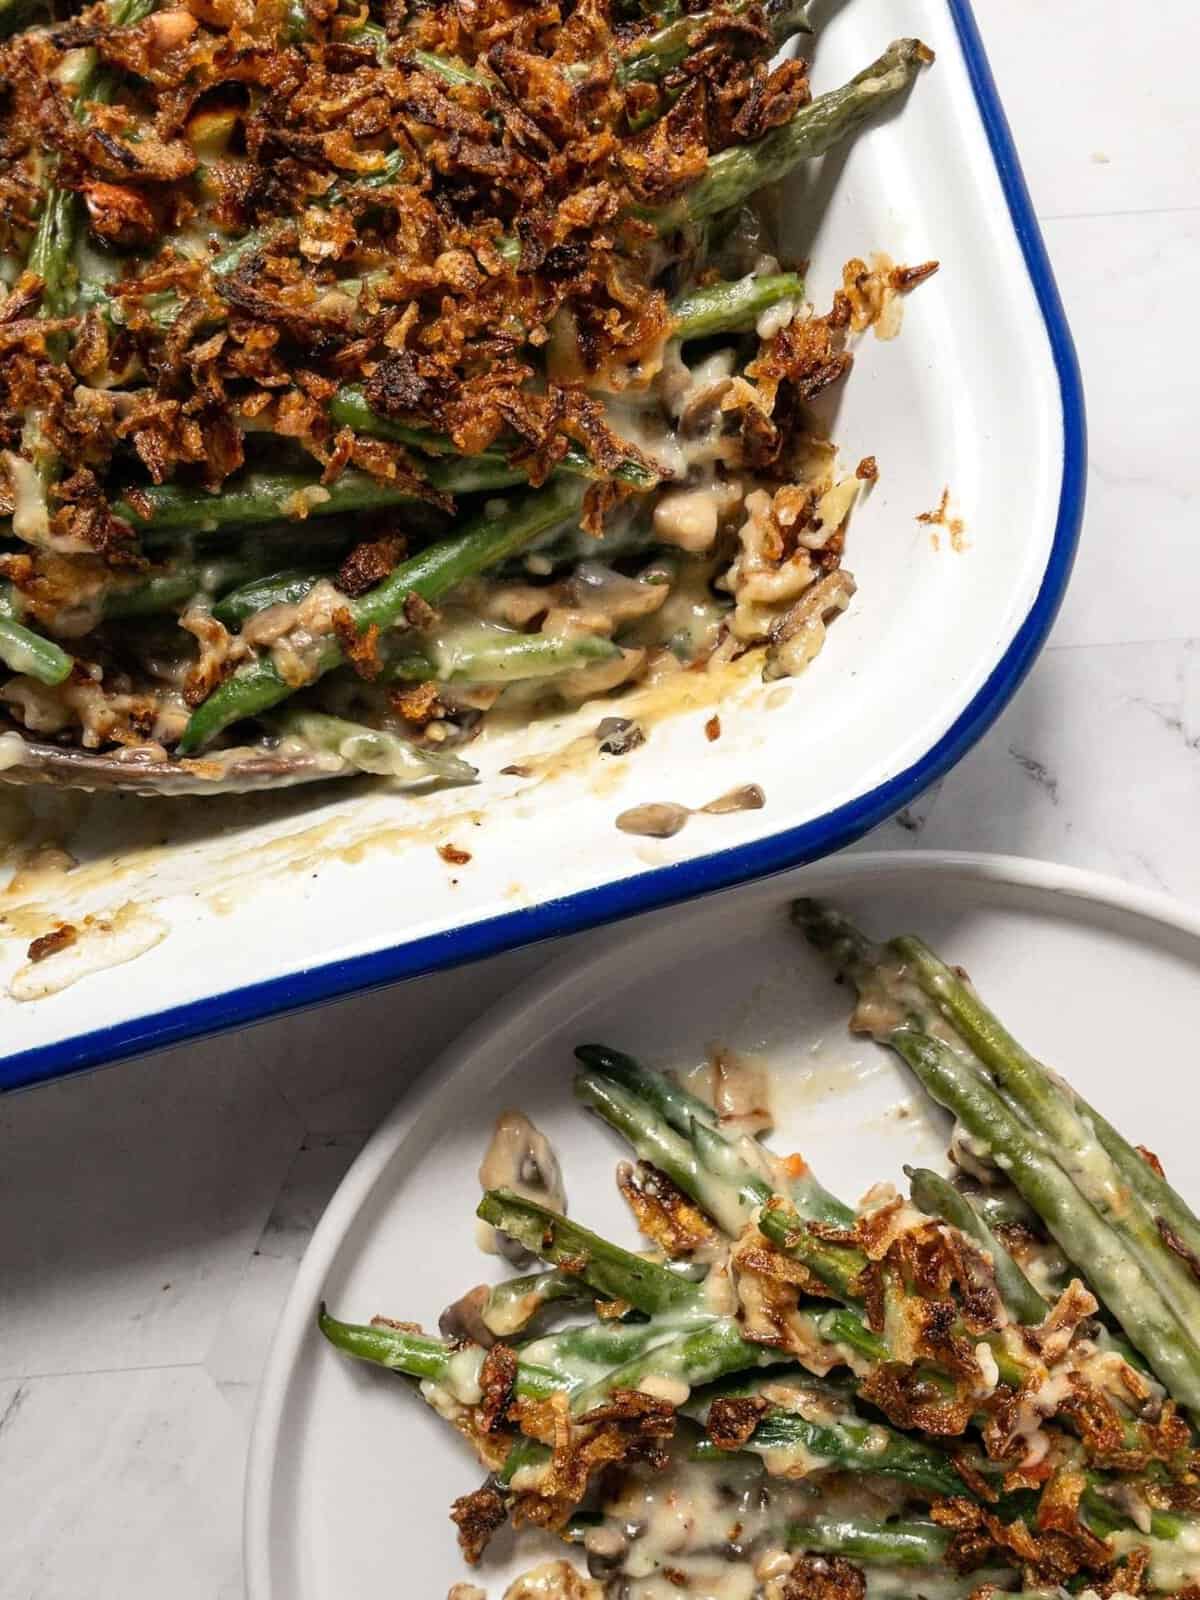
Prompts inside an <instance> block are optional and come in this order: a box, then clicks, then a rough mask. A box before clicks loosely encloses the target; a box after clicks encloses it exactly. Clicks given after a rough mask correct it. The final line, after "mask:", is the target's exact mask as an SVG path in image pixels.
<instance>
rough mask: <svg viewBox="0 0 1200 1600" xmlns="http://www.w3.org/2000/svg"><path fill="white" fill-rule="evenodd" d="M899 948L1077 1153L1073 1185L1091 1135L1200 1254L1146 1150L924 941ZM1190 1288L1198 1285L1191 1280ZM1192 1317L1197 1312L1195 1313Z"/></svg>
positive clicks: (1002, 1076) (1045, 1126) (1034, 1113)
mask: <svg viewBox="0 0 1200 1600" xmlns="http://www.w3.org/2000/svg"><path fill="white" fill-rule="evenodd" d="M894 948H895V950H896V952H897V954H898V955H899V956H900V957H901V959H902V960H904V961H905V962H906V963H907V965H908V967H909V970H910V972H911V974H912V976H913V977H914V978H915V979H916V981H917V983H918V984H920V986H921V988H922V990H923V991H924V992H925V993H926V994H927V995H928V996H929V998H930V999H931V1000H932V1001H933V1003H934V1004H935V1005H936V1006H937V1008H938V1010H939V1011H940V1012H941V1013H942V1015H943V1016H944V1017H945V1018H946V1020H947V1021H948V1022H950V1023H951V1024H952V1026H954V1027H955V1028H957V1029H958V1030H959V1032H960V1033H961V1034H962V1035H963V1038H964V1039H965V1040H966V1042H967V1043H968V1044H969V1045H970V1047H971V1049H972V1050H974V1051H975V1053H976V1055H978V1057H979V1059H980V1060H981V1061H982V1062H983V1064H984V1065H985V1066H986V1067H987V1068H988V1070H989V1071H990V1072H991V1073H992V1074H993V1076H994V1078H995V1079H996V1080H997V1081H998V1082H999V1085H1000V1088H1001V1092H1002V1093H1004V1094H1005V1097H1006V1098H1007V1099H1009V1100H1010V1101H1012V1102H1014V1103H1015V1104H1017V1105H1018V1106H1019V1107H1020V1108H1021V1109H1022V1110H1023V1111H1024V1113H1025V1114H1026V1115H1027V1116H1028V1117H1029V1118H1030V1119H1031V1120H1033V1122H1034V1124H1035V1126H1038V1127H1040V1128H1042V1130H1043V1131H1044V1132H1046V1133H1047V1134H1048V1135H1049V1137H1051V1138H1052V1139H1053V1140H1054V1141H1055V1144H1056V1147H1057V1148H1059V1149H1061V1150H1064V1151H1067V1150H1074V1151H1075V1152H1076V1159H1075V1160H1074V1162H1073V1163H1072V1164H1071V1165H1070V1166H1069V1167H1068V1171H1070V1173H1071V1176H1072V1177H1073V1178H1074V1179H1075V1181H1076V1182H1077V1183H1081V1186H1082V1185H1083V1184H1086V1183H1087V1181H1088V1169H1089V1167H1090V1166H1091V1164H1092V1161H1093V1152H1094V1141H1093V1138H1092V1135H1094V1140H1095V1141H1098V1142H1099V1143H1100V1145H1101V1146H1102V1148H1103V1149H1104V1151H1105V1153H1106V1154H1107V1155H1108V1157H1109V1160H1110V1161H1111V1162H1112V1165H1113V1167H1114V1168H1115V1169H1116V1174H1117V1175H1118V1176H1119V1178H1120V1179H1122V1180H1124V1182H1125V1183H1127V1184H1128V1185H1129V1187H1130V1188H1131V1189H1132V1190H1133V1192H1134V1194H1135V1195H1136V1196H1137V1198H1138V1200H1140V1201H1141V1203H1142V1205H1143V1206H1144V1207H1145V1208H1146V1210H1147V1211H1148V1212H1149V1214H1150V1216H1151V1217H1152V1218H1153V1219H1154V1220H1155V1221H1156V1222H1157V1221H1158V1219H1160V1218H1161V1219H1163V1220H1165V1221H1166V1222H1167V1223H1168V1224H1169V1225H1170V1227H1171V1228H1173V1229H1174V1230H1175V1232H1176V1233H1177V1234H1178V1235H1179V1236H1180V1238H1181V1239H1182V1240H1183V1242H1184V1244H1185V1245H1186V1246H1187V1247H1188V1249H1190V1250H1192V1251H1193V1252H1194V1253H1196V1254H1197V1255H1200V1219H1197V1217H1196V1215H1195V1213H1194V1212H1193V1211H1192V1209H1191V1207H1190V1206H1189V1205H1188V1204H1187V1202H1186V1201H1185V1200H1184V1199H1183V1197H1182V1196H1181V1195H1179V1194H1178V1193H1177V1192H1176V1191H1175V1190H1174V1189H1173V1188H1172V1187H1171V1185H1170V1184H1169V1183H1168V1182H1167V1181H1166V1179H1165V1178H1161V1177H1160V1176H1159V1175H1158V1173H1157V1172H1156V1171H1155V1170H1154V1168H1153V1167H1152V1166H1151V1165H1150V1163H1149V1162H1148V1161H1147V1160H1146V1159H1145V1157H1144V1156H1143V1155H1142V1154H1141V1152H1140V1151H1139V1150H1137V1149H1136V1148H1135V1147H1134V1146H1133V1145H1131V1144H1130V1143H1129V1142H1128V1140H1127V1139H1125V1138H1124V1137H1123V1136H1122V1135H1121V1134H1120V1133H1118V1131H1117V1130H1116V1128H1114V1127H1113V1126H1112V1124H1111V1123H1109V1122H1107V1121H1105V1119H1104V1118H1103V1117H1102V1116H1101V1115H1100V1114H1099V1112H1097V1111H1096V1110H1095V1109H1094V1108H1093V1107H1092V1106H1090V1105H1089V1104H1088V1103H1087V1101H1086V1100H1084V1099H1083V1098H1082V1097H1081V1096H1080V1095H1078V1094H1077V1093H1076V1092H1075V1090H1074V1089H1072V1088H1071V1087H1070V1086H1069V1085H1067V1084H1064V1083H1063V1082H1062V1081H1061V1080H1060V1079H1057V1078H1055V1077H1053V1076H1052V1075H1051V1074H1050V1073H1049V1072H1048V1071H1047V1070H1046V1068H1045V1067H1044V1066H1043V1065H1042V1063H1041V1062H1040V1061H1038V1060H1036V1058H1035V1057H1033V1056H1031V1055H1030V1054H1029V1052H1028V1051H1027V1050H1025V1049H1023V1048H1022V1046H1021V1045H1019V1044H1018V1043H1017V1041H1016V1040H1015V1039H1014V1038H1013V1037H1012V1035H1011V1034H1010V1033H1009V1032H1008V1030H1007V1029H1006V1028H1005V1027H1004V1026H1003V1024H1002V1023H1001V1022H1000V1021H999V1019H998V1018H997V1017H995V1016H994V1015H993V1014H992V1012H991V1011H989V1010H988V1008H987V1007H986V1006H985V1005H984V1004H983V1002H982V1001H981V1000H980V998H979V996H978V995H977V994H976V993H975V991H974V990H973V989H972V988H971V987H970V985H969V984H966V983H964V982H962V981H961V980H960V979H959V977H958V976H957V974H955V973H954V972H953V971H952V970H951V969H950V968H949V967H947V966H946V965H945V963H944V962H941V961H939V960H938V958H937V957H936V956H935V955H934V953H933V951H931V950H930V949H929V948H928V947H927V946H926V945H924V944H922V943H921V941H920V940H918V939H898V940H896V941H895V945H894ZM1089 1124H1090V1127H1089V1126H1088V1125H1089ZM1110 1178H1111V1174H1110ZM1081 1180H1082V1181H1081ZM1190 1286H1191V1287H1193V1288H1194V1287H1195V1286H1194V1283H1193V1284H1191V1285H1190ZM1189 1315H1193V1316H1194V1315H1195V1312H1194V1309H1193V1310H1192V1311H1190V1312H1189Z"/></svg>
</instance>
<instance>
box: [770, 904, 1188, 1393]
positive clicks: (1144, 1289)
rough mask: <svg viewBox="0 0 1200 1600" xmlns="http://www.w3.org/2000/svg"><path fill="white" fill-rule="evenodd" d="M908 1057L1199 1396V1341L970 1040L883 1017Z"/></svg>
mask: <svg viewBox="0 0 1200 1600" xmlns="http://www.w3.org/2000/svg"><path fill="white" fill-rule="evenodd" d="M793 917H794V919H795V920H796V922H797V923H798V924H799V925H800V927H802V928H803V930H804V932H805V933H806V935H807V936H808V938H809V940H810V941H811V942H812V943H813V944H814V945H816V947H817V948H818V949H820V950H822V951H824V952H825V953H826V954H827V955H828V956H829V957H830V959H831V960H832V961H833V963H834V965H835V967H836V968H837V969H838V970H839V971H841V972H844V973H845V974H846V975H847V976H849V977H850V979H851V980H852V981H853V982H854V983H855V984H856V985H857V986H858V987H859V989H860V992H862V991H865V992H868V993H869V992H873V990H874V989H875V988H876V987H877V985H878V984H879V982H880V977H879V960H880V958H879V955H878V953H877V952H876V951H875V949H874V947H873V946H871V945H870V944H869V943H868V942H867V941H866V940H865V939H863V937H862V935H861V934H860V933H859V932H858V930H857V929H855V928H854V927H853V926H852V925H851V924H850V923H849V922H847V920H846V919H845V918H844V917H841V916H839V915H838V914H837V913H836V912H833V911H830V910H828V909H827V908H826V907H823V906H820V905H817V904H816V903H814V902H812V901H797V902H796V903H795V905H794V907H793ZM877 1037H879V1039H880V1041H881V1042H882V1043H885V1044H888V1045H890V1046H891V1048H892V1049H893V1050H895V1051H896V1053H897V1054H898V1055H899V1056H900V1057H901V1058H902V1059H903V1060H904V1061H906V1062H907V1063H908V1065H909V1067H911V1069H912V1071H913V1073H914V1074H915V1076H916V1077H917V1079H918V1080H919V1081H920V1083H921V1084H922V1085H923V1086H924V1088H925V1089H926V1091H927V1092H928V1094H929V1095H930V1096H931V1098H932V1099H934V1100H936V1101H937V1103H938V1104H939V1105H942V1106H944V1107H945V1108H946V1109H947V1110H948V1111H950V1112H952V1113H953V1114H954V1116H955V1117H957V1119H958V1121H959V1123H960V1124H961V1126H962V1127H963V1128H964V1129H965V1130H966V1132H967V1133H969V1134H970V1135H971V1136H972V1137H973V1138H976V1139H979V1140H981V1141H982V1142H983V1143H984V1144H985V1145H986V1146H987V1147H988V1149H989V1150H990V1151H991V1152H992V1154H993V1156H994V1157H995V1158H997V1159H998V1160H999V1162H1000V1163H1001V1164H1002V1167H1003V1171H1004V1173H1005V1175H1006V1176H1007V1177H1008V1178H1009V1179H1011V1181H1012V1183H1013V1184H1014V1185H1015V1186H1016V1187H1017V1188H1018V1189H1019V1190H1020V1192H1021V1193H1022V1195H1024V1197H1025V1199H1026V1200H1028V1201H1029V1203H1030V1205H1032V1206H1033V1207H1034V1209H1035V1210H1036V1211H1037V1213H1038V1215H1039V1216H1040V1217H1041V1218H1042V1220H1043V1221H1044V1222H1045V1224H1046V1226H1047V1228H1048V1229H1049V1231H1050V1233H1051V1234H1052V1235H1053V1236H1054V1238H1055V1239H1056V1240H1057V1241H1058V1243H1059V1244H1060V1245H1061V1247H1062V1249H1063V1250H1064V1251H1065V1252H1066V1254H1067V1255H1068V1256H1069V1257H1070V1259H1071V1260H1072V1261H1074V1262H1075V1263H1076V1265H1077V1266H1078V1267H1079V1268H1080V1270H1081V1271H1082V1272H1083V1273H1084V1274H1085V1275H1086V1276H1087V1278H1088V1279H1089V1281H1090V1282H1091V1283H1092V1284H1093V1285H1094V1286H1095V1288H1096V1290H1097V1292H1098V1293H1099V1295H1100V1297H1101V1299H1102V1300H1103V1301H1104V1302H1105V1304H1106V1305H1107V1306H1108V1308H1109V1310H1110V1311H1111V1312H1112V1313H1113V1315H1114V1316H1115V1317H1116V1318H1117V1321H1118V1322H1119V1323H1120V1324H1121V1326H1122V1328H1123V1329H1124V1331H1125V1335H1126V1337H1127V1338H1128V1340H1129V1342H1130V1344H1132V1345H1133V1346H1134V1348H1135V1349H1137V1350H1140V1351H1141V1353H1142V1355H1143V1356H1145V1358H1146V1360H1147V1361H1148V1362H1149V1363H1150V1365H1151V1367H1152V1368H1153V1370H1154V1372H1155V1373H1156V1375H1157V1376H1158V1377H1159V1378H1160V1379H1161V1381H1162V1382H1163V1383H1164V1384H1165V1385H1166V1387H1167V1389H1168V1390H1169V1391H1170V1392H1171V1393H1172V1394H1174V1395H1175V1396H1176V1397H1177V1398H1178V1399H1180V1400H1181V1401H1182V1402H1183V1403H1184V1404H1185V1405H1188V1406H1192V1407H1195V1406H1196V1405H1197V1404H1198V1403H1200V1348H1197V1345H1196V1343H1195V1340H1194V1339H1193V1337H1192V1335H1191V1334H1190V1333H1189V1332H1188V1331H1187V1330H1186V1329H1184V1328H1182V1327H1181V1326H1180V1324H1179V1323H1178V1322H1177V1321H1176V1319H1175V1317H1174V1315H1173V1313H1172V1311H1171V1308H1170V1306H1169V1305H1168V1304H1167V1302H1166V1301H1165V1300H1164V1299H1163V1297H1162V1295H1161V1294H1160V1293H1159V1291H1158V1290H1157V1289H1156V1288H1155V1286H1154V1284H1153V1283H1152V1282H1151V1281H1150V1279H1149V1278H1148V1277H1147V1276H1146V1273H1145V1271H1144V1270H1143V1268H1142V1266H1141V1264H1140V1262H1139V1261H1138V1260H1137V1258H1136V1257H1134V1256H1132V1255H1130V1254H1129V1253H1128V1251H1127V1250H1126V1249H1125V1248H1124V1245H1123V1242H1122V1240H1121V1238H1120V1237H1119V1236H1118V1235H1117V1234H1116V1233H1115V1232H1114V1231H1113V1229H1112V1228H1111V1227H1109V1226H1108V1224H1107V1223H1106V1222H1105V1221H1104V1220H1103V1218H1101V1217H1100V1216H1099V1215H1098V1214H1097V1212H1096V1211H1095V1209H1094V1208H1093V1207H1092V1206H1091V1205H1089V1204H1088V1202H1087V1201H1086V1200H1085V1199H1084V1197H1083V1196H1082V1195H1081V1194H1080V1193H1079V1191H1078V1189H1076V1187H1075V1186H1074V1184H1073V1183H1072V1182H1071V1180H1070V1178H1068V1177H1067V1175H1066V1173H1065V1172H1064V1171H1063V1170H1062V1168H1061V1167H1060V1166H1059V1165H1058V1164H1057V1162H1056V1161H1054V1159H1053V1158H1052V1156H1051V1155H1050V1154H1049V1153H1048V1152H1047V1151H1046V1150H1045V1149H1044V1147H1043V1145H1042V1143H1041V1141H1039V1140H1038V1139H1037V1137H1036V1135H1035V1134H1033V1132H1032V1131H1031V1130H1030V1129H1028V1128H1027V1127H1026V1126H1025V1125H1024V1124H1023V1123H1022V1122H1021V1121H1020V1119H1019V1118H1018V1117H1017V1115H1016V1113H1015V1112H1013V1111H1012V1109H1011V1108H1010V1107H1009V1106H1008V1105H1007V1104H1006V1103H1005V1101H1004V1100H1002V1099H1001V1097H1000V1095H999V1094H998V1093H997V1092H996V1091H995V1090H994V1089H993V1088H992V1087H991V1086H990V1085H989V1083H988V1082H987V1080H986V1077H985V1075H984V1074H983V1073H982V1072H980V1071H978V1070H976V1068H977V1066H978V1064H977V1063H975V1066H974V1067H973V1065H972V1063H973V1061H974V1058H972V1057H969V1056H968V1055H967V1052H966V1051H965V1048H963V1047H958V1048H955V1047H954V1046H952V1045H950V1044H947V1043H945V1042H944V1041H943V1040H941V1039H937V1038H933V1037H931V1036H930V1035H929V1034H927V1033H924V1032H923V1031H922V1030H921V1027H920V1025H919V1021H918V1019H917V1018H915V1017H914V1016H912V1015H911V1014H908V1015H903V1016H902V1018H901V1020H896V1017H895V1015H891V1016H887V1017H881V1020H880V1030H879V1033H878V1035H877Z"/></svg>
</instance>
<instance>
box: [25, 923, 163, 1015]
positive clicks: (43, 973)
mask: <svg viewBox="0 0 1200 1600" xmlns="http://www.w3.org/2000/svg"><path fill="white" fill-rule="evenodd" d="M167 932H168V929H167V925H166V923H165V922H163V921H162V919H161V918H159V917H156V916H155V915H154V914H153V913H152V912H150V911H146V910H144V909H143V908H142V907H141V906H138V905H135V904H134V903H133V901H129V902H128V903H127V904H126V905H123V906H122V907H121V908H120V909H119V910H118V911H115V912H113V914H112V915H111V916H104V917H102V916H95V917H86V918H84V919H83V921H81V922H80V923H78V924H77V925H76V939H75V942H74V943H73V944H70V945H67V946H65V947H64V948H63V949H62V950H59V951H57V952H56V953H55V954H54V955H51V956H48V957H47V958H46V959H45V960H43V961H38V962H33V961H31V962H28V963H27V964H26V965H25V966H23V967H20V968H18V970H17V971H16V972H15V973H14V974H13V976H12V978H11V979H10V980H9V985H8V992H9V994H10V995H11V997H12V998H13V999H14V1000H22V1001H30V1000H45V999H48V998H49V997H50V996H51V995H55V994H60V993H61V992H62V991H63V990H64V989H69V988H70V987H71V985H72V984H74V983H78V982H79V981H80V979H81V978H88V977H91V976H92V974H93V973H96V972H107V971H108V970H109V969H110V968H112V967H119V966H123V965H124V964H125V963H126V962H127V961H136V960H137V958H138V957H139V956H144V955H145V954H146V952H147V951H149V950H153V949H154V947H155V945H157V944H161V943H162V941H163V940H164V939H165V938H166V937H167Z"/></svg>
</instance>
